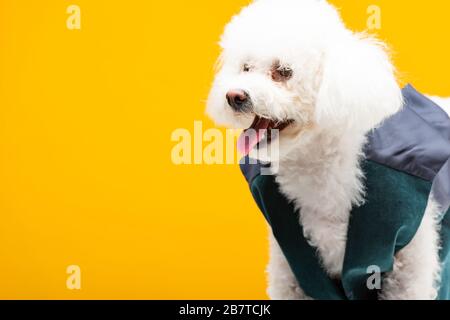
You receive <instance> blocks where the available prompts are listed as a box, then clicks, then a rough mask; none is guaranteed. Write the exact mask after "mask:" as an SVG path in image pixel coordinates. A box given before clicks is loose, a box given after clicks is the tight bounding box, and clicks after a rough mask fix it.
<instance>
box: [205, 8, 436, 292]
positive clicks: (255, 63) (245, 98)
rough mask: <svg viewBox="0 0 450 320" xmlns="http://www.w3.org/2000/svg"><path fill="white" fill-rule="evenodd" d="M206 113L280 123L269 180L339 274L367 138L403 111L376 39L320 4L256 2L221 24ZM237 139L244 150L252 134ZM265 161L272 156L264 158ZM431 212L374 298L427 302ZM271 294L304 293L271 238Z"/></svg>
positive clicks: (242, 123)
mask: <svg viewBox="0 0 450 320" xmlns="http://www.w3.org/2000/svg"><path fill="white" fill-rule="evenodd" d="M220 44H221V47H222V49H223V52H222V55H221V57H220V69H219V71H218V73H217V76H216V79H215V81H214V84H213V87H212V90H211V93H210V96H209V99H208V107H207V112H208V114H209V115H210V116H211V117H212V118H213V119H215V121H216V122H217V123H219V124H224V125H228V126H232V127H235V128H249V127H251V128H253V129H279V130H280V137H279V146H280V157H279V163H278V166H277V167H278V168H279V171H278V173H277V174H276V180H277V182H278V184H279V185H280V188H281V191H282V192H283V194H284V195H285V196H286V197H287V198H288V199H290V200H292V201H293V202H294V203H295V204H296V207H297V208H301V210H300V223H301V224H302V226H303V229H304V233H305V236H307V238H308V240H309V241H310V243H311V244H313V246H314V247H316V248H317V250H318V253H319V255H320V257H321V261H322V264H323V267H324V268H325V269H326V271H327V272H328V274H329V275H330V276H331V277H334V278H339V276H340V275H341V271H342V267H343V259H344V251H345V246H346V237H347V226H348V222H349V214H350V211H351V208H352V206H354V205H357V204H359V203H361V202H362V201H363V197H364V194H363V190H364V185H363V181H362V172H361V170H360V167H359V161H360V157H361V155H362V148H363V145H364V143H365V141H366V134H367V133H368V132H369V131H370V130H371V129H373V128H375V127H377V126H378V125H379V124H380V123H381V122H382V121H383V120H384V119H386V118H388V117H389V116H391V115H393V114H395V113H396V112H397V111H399V110H400V109H401V107H402V103H403V100H402V94H401V90H400V88H399V86H398V84H397V81H396V78H395V75H394V73H395V71H394V68H393V66H392V65H391V62H390V59H389V56H388V55H387V54H386V52H385V47H384V45H383V44H382V43H381V42H379V41H377V40H375V39H373V38H372V37H369V36H368V35H366V34H357V33H353V32H351V31H349V30H348V29H347V28H346V27H345V26H344V24H343V22H342V20H341V18H340V16H339V14H338V12H337V11H336V9H335V8H334V7H333V6H331V5H330V4H328V3H327V2H326V1H320V0H258V1H255V2H254V3H252V4H250V5H249V6H248V7H246V8H244V9H243V10H242V12H241V13H240V14H239V15H237V16H235V17H234V18H233V19H232V21H231V22H230V23H229V24H228V25H227V27H226V29H225V32H224V34H223V36H222V39H221V42H220ZM250 140H251V141H250V142H249V143H247V144H244V145H241V146H240V147H241V151H242V152H244V153H248V152H250V151H251V150H250V149H252V148H253V147H255V146H256V144H257V142H258V141H259V137H256V138H255V139H253V140H252V139H250ZM272 161H275V160H274V159H272ZM436 211H437V209H436V206H435V205H434V203H433V201H431V202H430V203H429V206H428V209H427V211H426V213H425V217H424V219H423V222H422V224H421V226H420V228H419V230H418V232H417V234H416V236H415V238H414V239H413V240H412V241H411V242H410V244H409V245H408V246H407V247H405V248H404V249H403V250H402V251H401V252H399V253H398V254H397V256H396V259H395V264H394V271H392V272H391V273H389V274H388V275H387V276H386V277H385V279H384V280H383V288H382V293H381V296H380V298H381V299H433V298H434V297H436V291H437V290H436V288H435V286H434V283H435V281H436V277H437V276H438V275H439V267H440V266H439V258H438V247H439V244H438V242H439V241H438V232H437V226H436V225H435V223H434V214H435V213H436ZM270 249H271V255H270V263H269V266H268V273H269V288H268V293H269V296H270V297H271V298H272V299H305V298H307V297H306V296H305V295H304V293H303V291H302V289H301V288H300V287H299V285H298V283H297V281H296V279H295V277H294V275H293V274H292V271H291V270H290V268H289V266H288V264H287V262H286V260H285V258H284V255H283V253H282V252H281V250H280V248H279V246H278V244H277V242H276V241H275V240H274V239H273V237H271V248H270Z"/></svg>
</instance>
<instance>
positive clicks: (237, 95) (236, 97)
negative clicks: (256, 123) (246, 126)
mask: <svg viewBox="0 0 450 320" xmlns="http://www.w3.org/2000/svg"><path fill="white" fill-rule="evenodd" d="M226 97H227V101H228V104H229V105H230V107H231V108H233V110H235V111H244V110H245V109H248V108H249V107H250V106H251V101H250V96H249V94H248V93H247V92H245V91H244V90H240V89H237V90H230V91H228V92H227V95H226Z"/></svg>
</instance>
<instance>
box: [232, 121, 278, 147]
mask: <svg viewBox="0 0 450 320" xmlns="http://www.w3.org/2000/svg"><path fill="white" fill-rule="evenodd" d="M269 125H270V120H268V119H263V118H259V117H257V118H255V121H254V122H253V124H252V126H251V127H250V128H248V129H247V130H244V131H243V132H242V133H241V135H240V136H239V139H238V142H237V148H238V151H239V152H240V153H242V154H243V155H244V156H246V155H248V154H249V153H250V151H251V150H252V149H253V148H254V147H255V146H256V145H257V144H258V143H259V142H260V141H261V140H262V138H263V137H264V133H265V132H266V131H267V128H268V127H269Z"/></svg>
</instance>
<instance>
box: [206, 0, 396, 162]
mask: <svg viewBox="0 0 450 320" xmlns="http://www.w3.org/2000/svg"><path fill="white" fill-rule="evenodd" d="M220 44H221V47H222V49H223V50H222V54H221V57H220V58H219V63H218V68H219V69H218V72H217V75H216V78H215V81H214V84H213V87H212V90H211V92H210V95H209V98H208V107H207V111H208V114H209V115H210V116H211V117H212V118H213V119H214V120H215V121H216V122H217V123H218V124H222V125H228V126H231V127H234V128H242V129H247V128H251V129H254V130H255V132H256V133H255V134H253V135H250V136H249V137H247V138H248V139H245V141H244V142H245V143H241V146H240V149H241V151H242V152H243V153H248V152H250V150H251V149H253V148H256V147H257V146H258V147H260V146H259V145H258V142H259V141H260V140H261V139H262V137H263V135H264V133H268V132H270V131H271V130H273V129H278V131H279V143H280V154H281V156H283V155H286V154H287V153H288V152H289V146H292V145H295V144H294V143H293V142H294V141H293V140H295V139H301V136H302V133H303V132H305V131H308V130H317V129H318V128H319V129H320V130H334V131H336V133H338V132H343V130H345V131H354V132H355V133H364V132H366V131H368V130H370V129H372V128H374V127H375V126H377V125H378V124H379V123H380V122H381V121H382V120H383V119H385V118H386V117H388V116H390V115H392V114H394V113H395V112H396V111H398V110H399V108H400V107H401V105H402V96H401V91H400V89H399V87H398V84H397V82H396V80H395V76H394V70H393V67H392V65H391V63H390V60H389V57H388V55H387V54H386V52H385V50H384V46H383V44H382V43H380V42H378V41H376V40H374V39H373V38H370V37H368V36H365V35H362V34H355V33H353V32H351V31H349V30H348V29H347V28H346V27H345V26H344V24H343V22H342V20H341V19H340V16H339V14H338V13H337V11H336V9H335V8H334V7H332V6H331V5H329V4H328V3H327V2H326V1H324V0H257V1H255V2H254V3H252V4H250V5H249V6H248V7H246V8H244V9H243V10H242V11H241V13H240V14H238V15H237V16H235V17H234V18H233V19H232V21H231V22H230V23H229V24H228V25H227V26H226V28H225V32H224V34H223V36H222V39H221V42H220Z"/></svg>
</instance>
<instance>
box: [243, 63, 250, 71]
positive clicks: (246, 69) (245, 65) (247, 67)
mask: <svg viewBox="0 0 450 320" xmlns="http://www.w3.org/2000/svg"><path fill="white" fill-rule="evenodd" d="M242 71H243V72H250V65H248V64H244V65H243V66H242Z"/></svg>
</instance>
